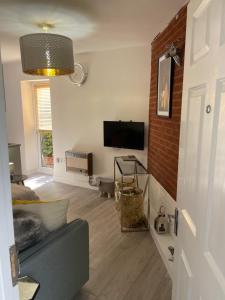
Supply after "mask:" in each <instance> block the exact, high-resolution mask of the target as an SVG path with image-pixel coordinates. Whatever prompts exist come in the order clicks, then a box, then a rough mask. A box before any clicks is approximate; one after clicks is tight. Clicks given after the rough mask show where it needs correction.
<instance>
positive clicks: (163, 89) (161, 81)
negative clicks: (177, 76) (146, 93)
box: [157, 55, 173, 118]
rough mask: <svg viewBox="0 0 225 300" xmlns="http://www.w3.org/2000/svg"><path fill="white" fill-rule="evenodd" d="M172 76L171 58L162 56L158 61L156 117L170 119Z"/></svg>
mask: <svg viewBox="0 0 225 300" xmlns="http://www.w3.org/2000/svg"><path fill="white" fill-rule="evenodd" d="M172 74H173V60H172V57H166V55H162V56H161V57H160V58H159V61H158V93H157V116H160V117H165V118H170V117H171V108H172V103H171V102H172V101H171V99H172V97H171V96H172Z"/></svg>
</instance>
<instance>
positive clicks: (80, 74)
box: [69, 63, 88, 86]
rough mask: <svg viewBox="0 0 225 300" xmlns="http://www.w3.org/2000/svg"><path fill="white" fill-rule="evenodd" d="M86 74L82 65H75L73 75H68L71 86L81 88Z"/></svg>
mask: <svg viewBox="0 0 225 300" xmlns="http://www.w3.org/2000/svg"><path fill="white" fill-rule="evenodd" d="M87 76H88V72H87V69H86V68H85V66H84V65H82V64H79V63H75V64H74V73H73V74H70V75H69V79H70V80H71V82H72V83H73V84H76V85H77V86H81V85H83V84H84V83H85V81H86V80H87Z"/></svg>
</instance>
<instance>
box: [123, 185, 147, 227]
mask: <svg viewBox="0 0 225 300" xmlns="http://www.w3.org/2000/svg"><path fill="white" fill-rule="evenodd" d="M119 207H120V210H119V211H120V220H121V225H122V227H127V228H134V227H139V226H142V225H143V224H144V223H145V219H146V218H145V216H144V198H143V191H142V190H141V189H139V188H134V187H126V188H123V190H122V191H120V192H119Z"/></svg>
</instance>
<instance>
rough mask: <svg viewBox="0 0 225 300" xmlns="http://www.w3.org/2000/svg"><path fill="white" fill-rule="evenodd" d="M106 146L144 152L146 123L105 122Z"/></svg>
mask: <svg viewBox="0 0 225 300" xmlns="http://www.w3.org/2000/svg"><path fill="white" fill-rule="evenodd" d="M104 146H105V147H115V148H125V149H136V150H144V122H131V121H130V122H122V121H104Z"/></svg>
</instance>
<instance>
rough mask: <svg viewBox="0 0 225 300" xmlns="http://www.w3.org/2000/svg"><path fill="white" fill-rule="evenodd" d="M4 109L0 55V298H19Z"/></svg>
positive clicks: (17, 299) (10, 299)
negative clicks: (13, 268) (12, 252)
mask: <svg viewBox="0 0 225 300" xmlns="http://www.w3.org/2000/svg"><path fill="white" fill-rule="evenodd" d="M5 111H6V102H5V93H4V81H3V67H2V63H1V57H0V141H1V142H0V231H1V232H0V245H1V247H0V299H1V300H19V293H18V287H17V286H15V287H13V284H12V277H11V264H10V254H9V248H10V247H11V246H12V245H14V243H15V242H14V229H13V215H12V200H11V199H12V197H11V186H10V175H9V157H8V143H7V135H6V118H5Z"/></svg>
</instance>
